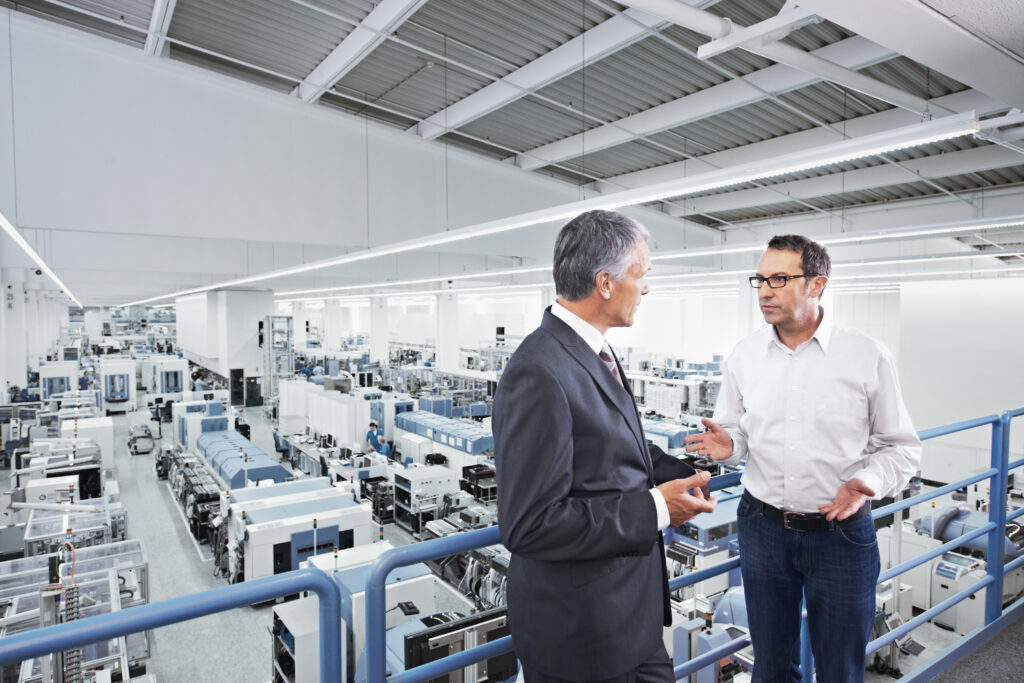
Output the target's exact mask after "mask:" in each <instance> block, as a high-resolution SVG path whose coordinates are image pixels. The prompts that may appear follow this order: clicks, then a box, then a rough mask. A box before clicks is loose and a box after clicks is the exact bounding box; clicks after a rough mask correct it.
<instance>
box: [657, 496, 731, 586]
mask: <svg viewBox="0 0 1024 683" xmlns="http://www.w3.org/2000/svg"><path fill="white" fill-rule="evenodd" d="M739 501H740V494H738V493H732V494H729V493H725V492H723V494H722V495H720V496H719V499H718V504H717V505H716V507H715V509H714V511H712V512H708V513H704V514H701V515H697V516H696V517H694V518H693V519H691V520H690V521H689V522H687V523H686V524H684V525H682V526H681V527H677V528H676V529H673V530H672V533H671V534H670V538H669V541H670V545H669V546H668V547H667V548H666V551H665V554H666V558H667V559H668V561H669V574H670V575H671V576H681V575H684V574H688V573H690V572H694V571H697V570H699V569H705V568H707V567H712V566H714V565H716V564H721V563H722V562H725V561H726V560H727V559H729V557H730V555H731V554H732V551H731V550H730V543H731V542H732V541H734V540H736V538H737V529H736V508H737V507H738V506H739ZM728 588H729V574H728V573H725V574H719V575H718V576H715V577H712V578H710V579H707V580H705V581H701V582H700V583H697V584H694V586H693V587H692V588H691V589H689V590H692V591H693V594H692V596H691V595H689V594H687V595H684V597H685V598H689V597H696V596H702V597H704V598H707V597H708V596H712V595H715V594H718V593H723V592H725V591H726V589H728Z"/></svg>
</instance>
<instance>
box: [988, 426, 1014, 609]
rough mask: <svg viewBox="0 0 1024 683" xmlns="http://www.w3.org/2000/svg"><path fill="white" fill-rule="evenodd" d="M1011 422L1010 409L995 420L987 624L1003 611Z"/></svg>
mask: <svg viewBox="0 0 1024 683" xmlns="http://www.w3.org/2000/svg"><path fill="white" fill-rule="evenodd" d="M1009 425H1010V415H1009V413H1003V415H1002V417H1000V418H999V422H995V423H993V424H992V460H991V463H992V465H991V466H992V468H993V469H996V470H998V471H999V473H998V474H997V475H995V476H994V477H992V483H991V485H990V490H989V501H988V519H989V521H990V522H992V523H993V524H995V529H993V530H992V531H991V532H990V533H989V536H988V554H987V559H988V574H989V576H991V577H992V584H991V585H990V586H989V587H988V589H987V590H988V592H987V593H986V594H985V624H991V623H992V622H993V621H995V620H996V619H998V618H999V615H1000V614H1001V613H1002V611H1003V563H1004V556H1003V550H1004V546H1005V541H1004V539H1005V537H1006V531H1005V530H1006V482H1007V465H1009V463H1010V460H1009V455H1010V452H1009V449H1008V448H1007V444H1008V440H1007V438H1006V432H1007V431H1008V429H1009Z"/></svg>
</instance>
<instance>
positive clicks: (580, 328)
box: [551, 301, 671, 531]
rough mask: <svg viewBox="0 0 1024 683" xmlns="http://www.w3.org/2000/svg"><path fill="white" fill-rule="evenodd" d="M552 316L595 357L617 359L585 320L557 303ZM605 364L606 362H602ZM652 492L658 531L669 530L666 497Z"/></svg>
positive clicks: (659, 492) (654, 491) (656, 491)
mask: <svg viewBox="0 0 1024 683" xmlns="http://www.w3.org/2000/svg"><path fill="white" fill-rule="evenodd" d="M551 315H553V316H555V317H556V318H558V319H559V320H561V321H562V322H564V323H565V324H566V325H568V326H569V327H571V328H572V330H573V332H575V333H576V334H578V335H579V336H580V337H582V338H583V341H585V342H586V343H587V346H589V347H590V350H591V351H593V352H594V355H595V356H596V355H597V354H599V353H601V349H604V348H607V350H608V355H610V356H612V357H613V358H614V357H615V354H614V353H612V350H611V347H610V346H608V342H607V341H605V338H604V335H603V334H601V332H600V331H599V330H598V329H597V328H596V327H594V326H593V325H591V324H590V323H588V322H587V321H586V320H584V319H583V318H581V317H579V316H578V315H576V314H575V313H573V312H572V311H570V310H569V309H568V308H566V307H565V306H563V305H562V304H560V303H558V302H557V301H555V303H553V304H551ZM601 362H602V363H604V361H601ZM650 491H651V497H652V498H654V508H655V509H656V510H657V511H658V530H659V531H663V530H665V529H667V528H668V525H669V523H670V521H671V519H670V517H669V514H668V503H666V502H665V496H663V495H661V491H659V490H658V489H656V488H653V489H651V490H650Z"/></svg>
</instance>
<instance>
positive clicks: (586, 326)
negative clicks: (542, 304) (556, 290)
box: [551, 301, 605, 353]
mask: <svg viewBox="0 0 1024 683" xmlns="http://www.w3.org/2000/svg"><path fill="white" fill-rule="evenodd" d="M551 315H553V316H555V317H556V318H558V319H559V320H561V321H562V322H564V323H565V324H566V325H568V326H569V327H571V328H572V331H573V332H575V333H576V334H578V335H579V336H580V337H581V338H582V339H583V341H585V342H586V343H587V346H589V347H590V349H591V350H592V351H593V352H594V353H601V349H603V348H604V346H605V341H604V335H603V334H601V333H600V332H599V331H598V329H597V328H596V327H594V326H593V325H591V324H590V323H588V322H587V321H586V320H584V319H583V318H581V317H579V316H578V315H576V314H575V313H573V312H572V311H570V310H569V309H568V308H566V307H565V306H563V305H562V304H560V303H558V301H555V302H554V303H553V304H551Z"/></svg>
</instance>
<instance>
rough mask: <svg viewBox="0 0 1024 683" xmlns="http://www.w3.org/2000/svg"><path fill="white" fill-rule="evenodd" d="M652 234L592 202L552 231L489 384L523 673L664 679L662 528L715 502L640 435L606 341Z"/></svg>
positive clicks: (511, 609)
mask: <svg viewBox="0 0 1024 683" xmlns="http://www.w3.org/2000/svg"><path fill="white" fill-rule="evenodd" d="M648 237H649V235H648V232H647V230H646V229H645V228H643V227H642V226H641V225H639V224H638V223H636V222H635V221H633V220H632V219H631V218H628V217H627V216H624V215H622V214H620V213H616V212H611V211H589V212H587V213H584V214H581V215H579V216H577V217H576V218H574V219H573V220H571V221H570V222H569V223H567V224H566V225H565V226H564V227H563V228H562V229H561V231H560V232H559V233H558V237H557V238H556V242H555V253H554V280H555V289H556V291H557V294H558V298H557V301H555V302H554V303H553V304H552V305H551V307H550V308H548V309H547V310H546V311H545V312H544V318H543V320H542V322H541V324H540V327H539V328H537V329H536V330H535V331H534V332H533V333H531V334H530V335H529V336H528V337H526V339H525V340H524V341H523V343H522V344H520V346H519V347H518V349H517V350H516V352H515V354H514V355H513V356H512V358H511V360H510V361H509V363H508V365H507V366H506V368H505V370H504V372H503V373H502V376H501V381H500V382H499V384H498V388H497V392H496V393H495V397H494V414H493V421H492V427H493V430H494V452H495V464H496V474H497V483H498V521H499V528H500V529H501V537H502V541H503V542H504V544H505V547H506V548H508V549H509V551H511V553H512V559H511V564H510V567H509V576H508V616H509V625H510V629H511V633H512V640H513V643H514V645H515V651H516V655H517V656H518V657H519V660H520V661H521V662H522V665H523V670H524V676H525V680H526V681H528V682H529V683H539V682H551V681H634V680H635V681H665V682H666V683H667V682H668V681H674V679H675V677H674V675H673V671H672V661H671V659H670V658H669V656H668V653H667V651H666V649H665V646H664V643H663V641H662V635H663V627H664V626H668V625H670V624H671V613H670V611H669V592H668V580H667V577H668V572H667V570H666V567H665V555H664V544H663V540H662V530H664V529H665V528H667V527H669V526H678V525H680V524H683V523H685V522H686V521H687V520H689V519H691V518H693V517H694V516H695V515H697V514H699V513H701V512H710V511H712V510H714V508H715V502H716V501H715V499H714V498H711V496H710V494H709V493H708V488H707V483H708V478H709V477H708V474H707V473H706V472H700V473H697V472H695V471H694V469H693V468H692V467H691V466H690V465H689V464H687V463H685V462H683V461H681V460H679V459H677V458H673V457H670V456H668V455H666V454H665V453H664V452H662V451H661V450H660V449H658V448H656V447H655V448H650V449H649V448H648V446H647V441H646V439H645V437H644V432H643V428H642V426H641V423H640V417H639V415H638V413H637V408H636V403H635V401H634V399H633V393H632V390H631V388H630V385H629V382H628V380H626V378H625V375H624V373H623V371H622V367H621V366H620V365H619V363H618V360H617V358H616V357H615V353H614V351H612V349H611V347H610V346H609V345H608V343H607V341H605V338H604V337H605V333H606V332H607V331H608V330H609V329H611V328H613V327H628V326H630V325H632V324H633V318H634V316H635V314H636V310H637V307H638V306H639V305H640V301H641V299H642V298H643V296H644V295H645V294H647V292H648V287H647V282H646V280H645V277H646V274H647V272H648V270H650V251H649V249H648V247H647V239H648Z"/></svg>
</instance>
